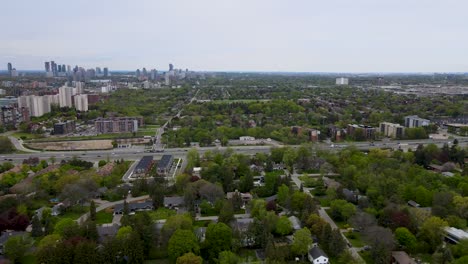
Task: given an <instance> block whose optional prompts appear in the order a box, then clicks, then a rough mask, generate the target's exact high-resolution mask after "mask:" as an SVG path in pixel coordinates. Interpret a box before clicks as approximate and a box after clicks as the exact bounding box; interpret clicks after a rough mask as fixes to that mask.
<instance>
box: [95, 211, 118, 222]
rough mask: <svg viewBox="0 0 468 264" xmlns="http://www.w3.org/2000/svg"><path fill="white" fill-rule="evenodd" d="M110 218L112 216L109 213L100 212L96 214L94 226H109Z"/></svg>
mask: <svg viewBox="0 0 468 264" xmlns="http://www.w3.org/2000/svg"><path fill="white" fill-rule="evenodd" d="M112 218H114V216H113V215H112V213H110V212H106V211H105V210H104V211H100V212H97V213H96V224H98V225H102V224H110V223H112Z"/></svg>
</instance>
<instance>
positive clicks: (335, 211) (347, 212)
mask: <svg viewBox="0 0 468 264" xmlns="http://www.w3.org/2000/svg"><path fill="white" fill-rule="evenodd" d="M330 209H331V214H332V216H333V218H335V219H337V220H345V221H346V220H348V219H349V218H350V217H351V216H353V215H354V214H355V213H356V206H354V204H352V203H348V202H346V201H345V200H340V199H338V200H334V201H332V202H331V204H330Z"/></svg>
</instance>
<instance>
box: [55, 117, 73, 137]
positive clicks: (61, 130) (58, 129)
mask: <svg viewBox="0 0 468 264" xmlns="http://www.w3.org/2000/svg"><path fill="white" fill-rule="evenodd" d="M75 129H76V124H75V120H68V121H66V122H61V123H56V124H54V135H65V134H69V133H72V132H73V131H75Z"/></svg>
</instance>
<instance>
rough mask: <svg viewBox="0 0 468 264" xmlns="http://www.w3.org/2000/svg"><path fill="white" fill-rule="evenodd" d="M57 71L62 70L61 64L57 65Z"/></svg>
mask: <svg viewBox="0 0 468 264" xmlns="http://www.w3.org/2000/svg"><path fill="white" fill-rule="evenodd" d="M57 72H62V65H60V64H59V65H57Z"/></svg>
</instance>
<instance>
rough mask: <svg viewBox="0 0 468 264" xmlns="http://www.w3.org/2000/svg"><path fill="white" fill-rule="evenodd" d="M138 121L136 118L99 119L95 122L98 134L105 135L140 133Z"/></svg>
mask: <svg viewBox="0 0 468 264" xmlns="http://www.w3.org/2000/svg"><path fill="white" fill-rule="evenodd" d="M138 123H139V122H138V119H137V118H135V117H113V118H98V119H96V121H95V122H94V126H95V127H96V132H97V133H100V134H104V133H133V132H137V131H138Z"/></svg>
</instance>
